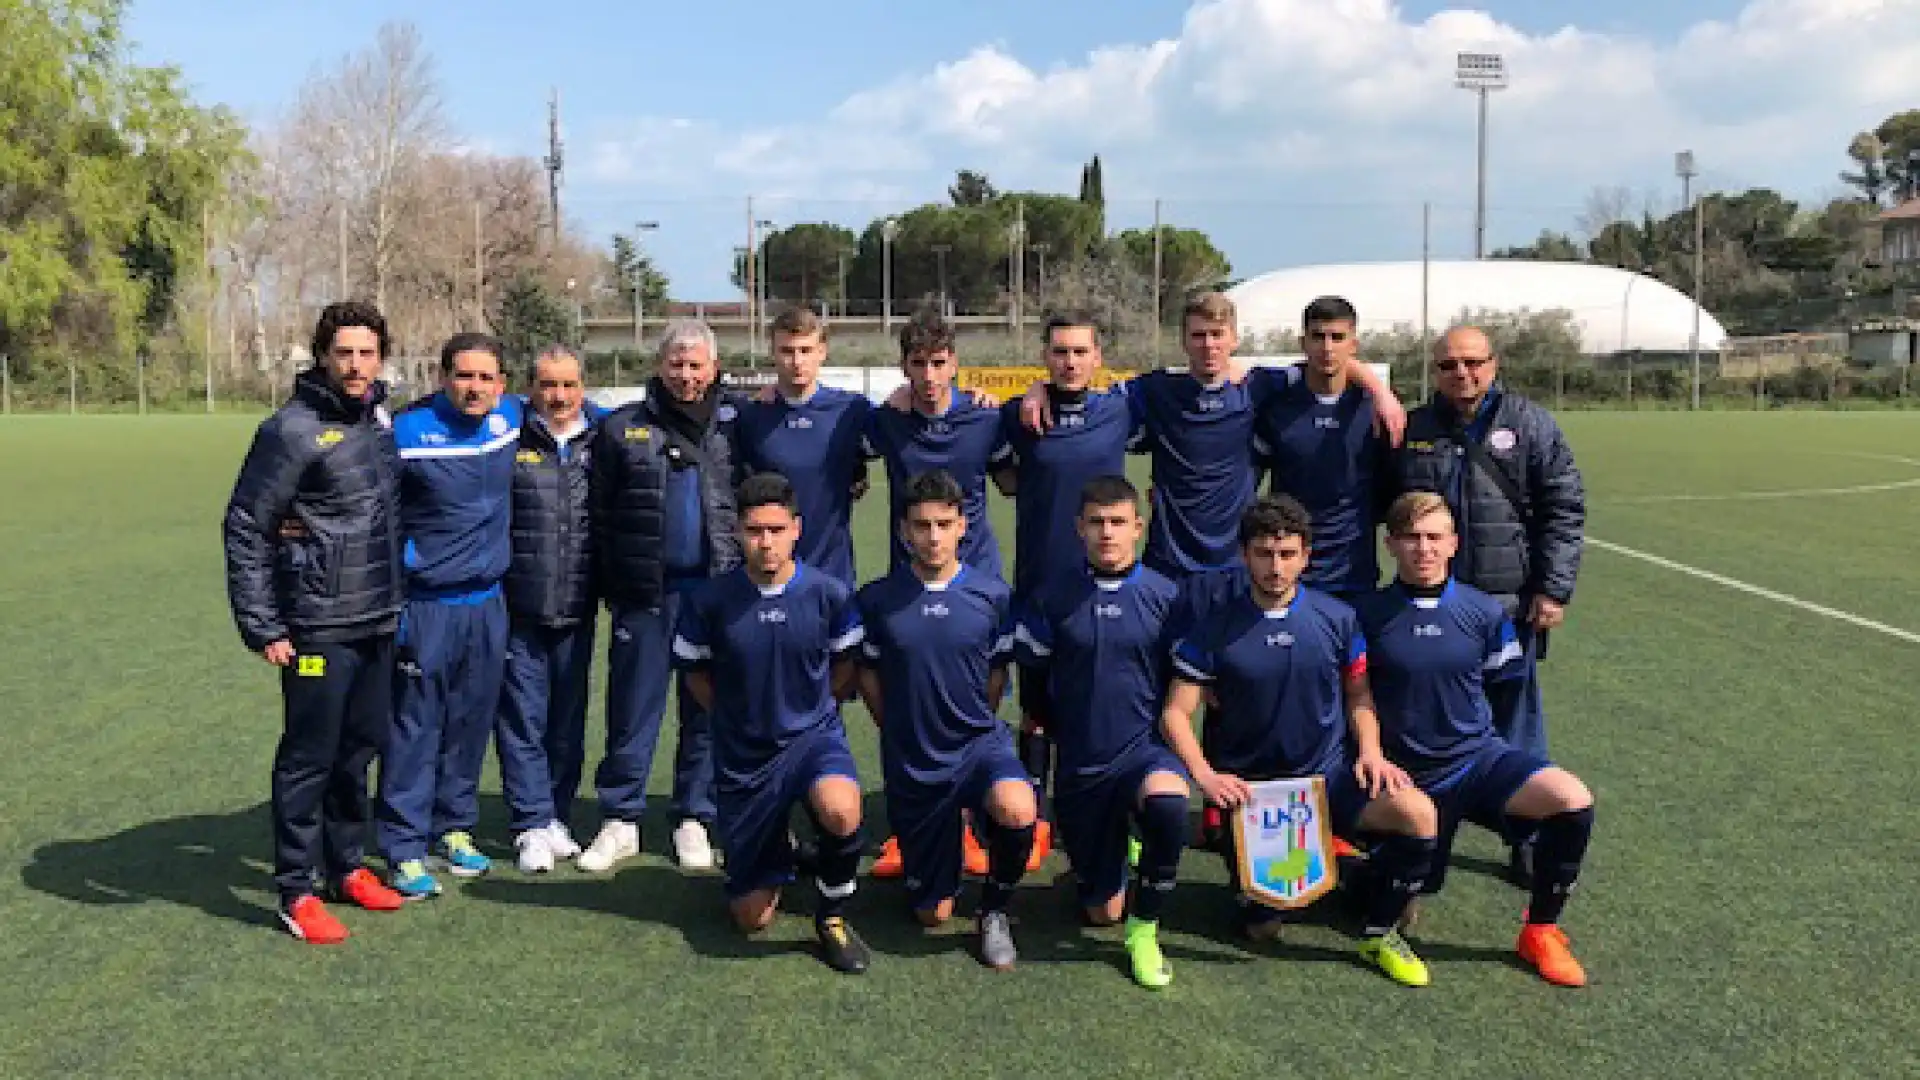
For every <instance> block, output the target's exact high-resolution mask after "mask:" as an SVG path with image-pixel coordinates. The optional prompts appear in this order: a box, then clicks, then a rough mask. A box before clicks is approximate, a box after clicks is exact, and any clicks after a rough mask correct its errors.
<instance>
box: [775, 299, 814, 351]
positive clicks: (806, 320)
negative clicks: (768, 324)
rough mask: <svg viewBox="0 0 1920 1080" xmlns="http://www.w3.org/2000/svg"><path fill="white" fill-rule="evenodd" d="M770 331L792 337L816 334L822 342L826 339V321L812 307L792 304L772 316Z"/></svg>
mask: <svg viewBox="0 0 1920 1080" xmlns="http://www.w3.org/2000/svg"><path fill="white" fill-rule="evenodd" d="M772 332H773V333H775V334H789V335H792V336H794V337H805V336H807V335H808V334H818V335H820V340H821V341H823V342H824V341H826V340H827V321H826V320H825V319H822V318H821V317H820V316H819V314H818V313H817V312H815V311H814V310H813V309H812V308H810V307H807V306H806V305H804V304H794V305H792V306H791V307H788V308H785V309H783V310H782V311H781V312H780V314H778V315H776V316H774V319H773V330H772Z"/></svg>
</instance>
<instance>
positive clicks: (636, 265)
mask: <svg viewBox="0 0 1920 1080" xmlns="http://www.w3.org/2000/svg"><path fill="white" fill-rule="evenodd" d="M609 262H611V263H612V267H611V273H610V274H609V275H608V281H609V284H611V285H612V286H613V287H614V288H616V289H619V290H620V293H621V295H622V296H623V297H624V298H625V299H626V304H627V306H629V307H631V306H632V304H633V285H634V282H636V281H637V282H639V283H640V299H641V300H642V302H644V303H645V305H646V309H647V310H648V311H655V312H657V311H664V310H665V309H666V306H667V301H668V295H667V287H668V281H667V275H666V274H664V273H662V272H661V271H660V269H659V267H657V266H655V265H654V262H653V256H651V255H649V254H647V252H646V250H645V249H644V248H642V247H641V246H640V245H639V244H638V243H636V242H635V241H634V238H633V237H631V236H629V235H627V234H626V233H615V234H613V249H612V253H611V255H610V258H609Z"/></svg>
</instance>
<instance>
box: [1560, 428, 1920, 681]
mask: <svg viewBox="0 0 1920 1080" xmlns="http://www.w3.org/2000/svg"><path fill="white" fill-rule="evenodd" d="M1815 452H1816V453H1829V454H1831V455H1832V456H1835V457H1852V458H1864V459H1866V460H1868V461H1888V462H1893V463H1894V464H1898V465H1912V466H1915V467H1917V468H1920V458H1910V457H1901V456H1899V455H1897V454H1867V453H1855V452H1852V451H1815ZM1909 487H1920V477H1917V478H1915V479H1912V480H1895V481H1890V482H1887V483H1881V484H1855V485H1853V486H1851V487H1834V488H1803V489H1800V490H1797V491H1748V492H1738V493H1730V494H1723V495H1648V496H1643V497H1641V498H1633V499H1610V500H1607V501H1609V502H1622V503H1654V502H1727V501H1732V500H1737V499H1786V498H1794V497H1797V496H1818V495H1855V494H1861V493H1864V492H1870V491H1893V490H1896V489H1900V488H1909ZM1587 543H1589V544H1591V545H1593V546H1594V547H1597V548H1599V549H1601V550H1602V551H1611V552H1613V553H1614V554H1616V555H1625V556H1626V557H1628V558H1630V559H1639V560H1640V561H1641V562H1647V563H1652V564H1653V565H1655V566H1658V567H1661V568H1663V569H1667V570H1672V571H1674V572H1675V573H1679V574H1686V575H1687V576H1689V577H1696V578H1699V579H1701V580H1702V581H1710V582H1712V583H1714V584H1715V585H1719V586H1722V587H1724V588H1728V589H1733V590H1734V591H1736V592H1743V593H1746V594H1748V595H1749V596H1758V597H1760V598H1761V599H1763V600H1771V601H1773V602H1774V603H1776V604H1785V605H1787V606H1788V607H1796V608H1799V609H1800V610H1802V611H1810V612H1812V613H1813V614H1815V615H1821V616H1825V617H1826V618H1829V619H1833V620H1836V621H1838V622H1843V623H1846V624H1848V625H1849V626H1857V627H1859V628H1861V629H1862V630H1871V631H1873V632H1874V633H1876V634H1885V635H1887V636H1888V637H1891V638H1897V639H1898V640H1900V641H1905V642H1907V643H1909V644H1913V645H1920V634H1917V633H1914V632H1913V631H1911V630H1902V629H1901V628H1900V627H1897V626H1888V625H1887V624H1886V623H1883V622H1876V621H1874V620H1872V619H1869V618H1865V617H1863V616H1860V615H1855V614H1854V613H1853V612H1851V611H1841V610H1840V609H1839V608H1831V607H1828V606H1826V605H1825V604H1816V603H1814V602H1813V601H1811V600H1802V599H1800V598H1799V597H1797V596H1789V595H1787V594H1786V593H1783V592H1778V591H1775V590H1773V589H1768V588H1764V587H1762V586H1759V585H1753V584H1750V583H1748V582H1745V581H1741V580H1739V579H1737V578H1730V577H1728V576H1726V575H1725V574H1716V573H1714V572H1713V571H1711V570H1702V569H1701V568H1700V567H1697V566H1688V565H1687V564H1686V563H1683V562H1675V561H1674V560H1672V559H1668V558H1665V557H1663V556H1660V555H1655V554H1653V553H1651V552H1646V551H1640V550H1637V549H1635V548H1630V547H1627V546H1626V545H1625V544H1616V543H1614V542H1612V541H1610V540H1602V539H1600V538H1598V537H1594V536H1589V537H1587Z"/></svg>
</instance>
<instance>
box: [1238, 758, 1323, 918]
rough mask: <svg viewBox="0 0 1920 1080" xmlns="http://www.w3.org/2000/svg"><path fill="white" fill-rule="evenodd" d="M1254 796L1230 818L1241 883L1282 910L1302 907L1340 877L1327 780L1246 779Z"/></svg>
mask: <svg viewBox="0 0 1920 1080" xmlns="http://www.w3.org/2000/svg"><path fill="white" fill-rule="evenodd" d="M1248 786H1249V787H1250V788H1251V789H1252V791H1253V797H1252V798H1251V799H1249V800H1248V801H1247V804H1246V805H1245V806H1243V807H1241V808H1240V812H1239V813H1237V814H1235V815H1234V818H1233V836H1234V841H1235V843H1234V847H1235V848H1236V849H1237V850H1238V852H1239V856H1240V881H1241V883H1242V884H1241V889H1242V891H1244V892H1245V893H1246V894H1247V898H1248V899H1250V900H1252V901H1254V902H1255V903H1257V904H1261V905H1264V906H1266V907H1270V908H1277V909H1279V910H1281V911H1292V910H1295V909H1298V908H1303V907H1306V906H1307V905H1308V904H1311V903H1313V902H1314V901H1315V900H1318V899H1319V898H1320V897H1322V896H1325V895H1326V894H1327V893H1328V892H1330V891H1332V889H1333V887H1334V886H1335V885H1336V884H1338V881H1339V864H1338V863H1337V862H1336V861H1335V860H1334V858H1333V855H1332V852H1333V829H1332V826H1331V824H1330V823H1329V822H1328V820H1327V786H1326V781H1325V780H1323V779H1321V778H1320V777H1318V776H1308V777H1303V778H1301V779H1298V780H1268V781H1264V782H1262V783H1257V784H1249V785H1248Z"/></svg>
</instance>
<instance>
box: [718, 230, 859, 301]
mask: <svg viewBox="0 0 1920 1080" xmlns="http://www.w3.org/2000/svg"><path fill="white" fill-rule="evenodd" d="M856 247H857V241H856V240H855V238H854V235H853V230H851V229H848V228H846V227H844V226H841V225H831V224H826V223H822V222H804V223H802V224H799V225H790V226H788V227H787V228H784V229H781V230H778V231H777V232H771V233H768V234H767V235H766V237H765V238H764V239H763V240H761V242H760V258H761V260H762V267H761V270H762V273H764V274H765V276H766V292H767V294H768V295H769V296H771V297H772V298H773V299H774V301H775V302H776V303H778V302H787V303H801V304H807V305H809V306H812V307H816V308H817V307H818V306H819V305H820V304H821V303H822V302H824V301H829V300H831V301H834V302H836V303H837V302H838V301H839V299H840V268H841V260H842V259H843V258H845V259H846V260H847V261H849V262H851V261H852V259H853V256H854V251H855V249H856ZM733 284H734V286H735V287H736V288H739V289H742V290H744V289H745V288H746V287H747V267H746V259H745V258H744V257H742V256H735V257H734V260H733Z"/></svg>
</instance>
